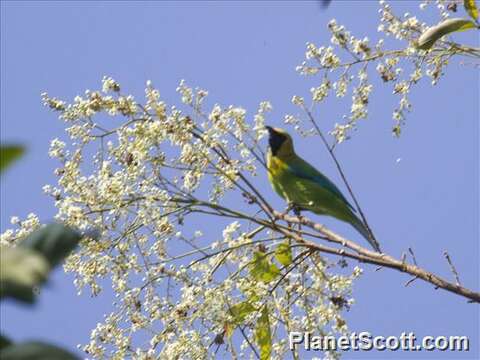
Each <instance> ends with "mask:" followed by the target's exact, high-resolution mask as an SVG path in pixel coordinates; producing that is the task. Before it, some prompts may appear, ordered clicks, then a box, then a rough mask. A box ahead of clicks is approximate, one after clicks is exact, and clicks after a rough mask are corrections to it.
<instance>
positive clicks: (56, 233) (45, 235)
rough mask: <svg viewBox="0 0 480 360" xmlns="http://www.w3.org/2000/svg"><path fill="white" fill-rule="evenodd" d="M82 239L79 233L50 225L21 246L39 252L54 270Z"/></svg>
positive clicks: (29, 237)
mask: <svg viewBox="0 0 480 360" xmlns="http://www.w3.org/2000/svg"><path fill="white" fill-rule="evenodd" d="M80 239H81V235H80V233H79V232H77V231H75V230H72V229H71V228H69V227H66V226H65V225H61V224H50V225H47V226H45V227H43V228H41V229H39V230H37V231H35V232H33V233H32V234H31V235H29V236H27V238H25V239H24V240H23V241H22V242H20V244H19V246H21V247H24V248H29V249H32V250H35V251H38V252H39V253H40V254H42V255H43V256H45V258H46V259H47V261H48V262H49V263H50V266H51V267H52V268H53V267H55V266H56V265H58V264H59V263H60V262H61V261H62V260H63V259H64V258H65V257H67V256H68V255H69V254H70V252H71V251H72V250H73V249H74V248H75V246H77V244H78V242H79V241H80Z"/></svg>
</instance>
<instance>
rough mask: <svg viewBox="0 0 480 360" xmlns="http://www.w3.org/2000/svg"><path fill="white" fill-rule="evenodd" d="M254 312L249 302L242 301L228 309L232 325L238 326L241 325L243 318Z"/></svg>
mask: <svg viewBox="0 0 480 360" xmlns="http://www.w3.org/2000/svg"><path fill="white" fill-rule="evenodd" d="M254 311H255V307H254V306H253V305H252V304H251V303H250V301H243V302H241V303H238V304H235V305H233V306H232V307H231V308H230V313H231V314H232V317H233V323H234V325H235V326H238V325H240V324H242V323H243V322H244V321H245V318H246V317H247V316H248V315H249V314H251V313H252V312H254Z"/></svg>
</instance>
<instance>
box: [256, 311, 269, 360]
mask: <svg viewBox="0 0 480 360" xmlns="http://www.w3.org/2000/svg"><path fill="white" fill-rule="evenodd" d="M255 341H256V343H257V345H258V348H259V349H260V359H261V360H267V359H270V356H271V354H272V333H271V330H270V319H269V317H268V307H267V306H266V305H265V306H264V308H263V309H262V315H261V316H260V317H259V318H258V320H257V324H256V326H255Z"/></svg>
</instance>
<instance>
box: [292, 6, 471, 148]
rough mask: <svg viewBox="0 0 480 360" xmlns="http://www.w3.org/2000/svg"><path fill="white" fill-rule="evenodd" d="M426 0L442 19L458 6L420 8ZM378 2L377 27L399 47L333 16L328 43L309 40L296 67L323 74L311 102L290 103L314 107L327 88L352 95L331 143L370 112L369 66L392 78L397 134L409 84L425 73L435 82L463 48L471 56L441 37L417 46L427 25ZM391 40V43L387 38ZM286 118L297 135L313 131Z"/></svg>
mask: <svg viewBox="0 0 480 360" xmlns="http://www.w3.org/2000/svg"><path fill="white" fill-rule="evenodd" d="M430 3H435V4H436V8H437V9H438V11H439V12H440V14H439V15H440V20H442V19H445V18H447V17H448V16H449V12H451V11H456V5H455V3H454V2H448V1H445V0H435V1H430V0H427V1H425V2H423V3H422V4H421V5H420V8H421V9H422V10H424V9H427V7H428V5H429V4H430ZM452 4H453V5H452ZM379 5H380V6H379V14H380V22H379V25H378V31H379V32H380V33H381V34H383V35H384V36H385V37H390V38H393V39H395V40H396V41H397V43H398V44H399V46H398V48H397V49H393V50H387V49H385V40H384V39H383V38H380V39H378V41H377V42H376V43H374V44H371V42H370V40H369V39H368V38H366V37H364V38H356V37H355V36H353V35H352V33H351V32H350V31H348V30H347V29H346V27H345V26H344V25H340V24H338V23H337V21H336V20H335V19H332V20H331V21H330V22H329V23H328V30H329V31H330V33H331V38H330V42H331V45H332V46H317V45H315V44H313V43H311V42H308V43H307V45H306V51H305V61H303V62H302V64H301V65H299V66H297V71H298V72H299V73H300V74H302V75H307V76H319V77H320V78H321V83H320V84H319V85H318V86H314V87H312V88H311V89H310V92H311V96H312V97H311V106H308V105H307V104H306V103H305V101H304V100H303V98H302V97H300V96H294V98H293V103H294V104H295V105H297V106H300V107H301V108H302V109H304V110H306V109H309V111H310V112H312V111H313V108H314V107H315V106H316V105H318V104H319V103H320V102H324V100H325V99H326V98H327V97H328V95H329V90H330V89H331V88H333V89H334V90H335V95H336V96H337V97H344V96H346V95H347V94H349V93H350V94H351V99H352V102H351V106H350V114H349V115H339V117H341V118H343V119H345V120H346V123H344V124H338V123H336V125H335V129H334V130H332V131H330V134H332V135H333V136H334V138H335V144H338V143H341V142H343V141H345V140H346V139H348V138H349V137H350V135H349V132H351V131H353V130H355V129H356V128H357V120H359V119H366V118H367V117H368V106H369V103H370V101H369V100H370V94H371V93H372V83H371V81H370V80H368V75H372V74H374V72H373V71H372V70H373V69H372V68H374V69H375V70H376V72H377V73H378V75H379V76H380V78H381V79H382V80H383V82H385V83H391V85H392V90H393V93H394V94H396V95H398V96H399V97H400V98H399V103H398V106H397V107H396V108H395V109H394V110H393V112H392V117H393V120H394V122H395V124H394V126H393V128H392V131H393V134H394V135H396V136H399V135H400V133H401V129H402V127H403V125H404V124H405V120H406V113H407V112H410V111H411V108H412V105H411V102H410V101H409V99H408V95H409V93H410V90H411V89H412V87H413V85H415V84H416V83H417V82H419V81H420V80H421V79H422V77H424V76H425V75H426V76H428V77H430V78H431V83H432V85H435V84H437V82H438V81H439V79H440V78H441V76H442V75H443V69H444V68H445V67H446V66H447V65H448V60H449V59H450V58H451V57H452V56H453V55H457V54H460V55H461V54H462V51H463V52H464V54H465V55H467V56H468V55H471V54H469V52H470V53H471V51H472V49H469V48H464V47H462V46H460V45H458V44H454V43H452V42H445V41H439V42H438V44H439V45H438V49H437V50H436V51H423V50H419V49H417V48H416V44H418V38H419V37H420V35H421V34H422V33H424V32H425V31H426V30H427V29H428V25H427V24H426V23H423V22H420V21H419V20H418V18H417V17H416V16H414V15H411V14H410V13H408V12H407V13H405V14H403V15H402V16H398V15H396V14H395V12H394V9H393V7H392V6H391V5H390V4H389V3H387V2H386V1H384V0H381V1H380V3H379ZM390 43H393V42H392V41H390V42H389V44H390ZM477 53H478V50H477ZM355 69H357V70H355ZM407 69H408V70H410V69H411V72H410V73H408V72H407V71H404V70H407ZM354 72H356V74H355V73H354ZM404 73H405V74H404ZM332 77H335V78H332ZM355 78H358V79H359V83H358V85H353V84H352V80H353V79H355ZM285 123H287V124H292V125H294V128H295V130H297V131H298V132H299V133H300V134H301V135H308V134H315V132H314V131H312V129H304V128H302V127H301V126H300V121H299V119H298V116H294V115H287V116H286V117H285Z"/></svg>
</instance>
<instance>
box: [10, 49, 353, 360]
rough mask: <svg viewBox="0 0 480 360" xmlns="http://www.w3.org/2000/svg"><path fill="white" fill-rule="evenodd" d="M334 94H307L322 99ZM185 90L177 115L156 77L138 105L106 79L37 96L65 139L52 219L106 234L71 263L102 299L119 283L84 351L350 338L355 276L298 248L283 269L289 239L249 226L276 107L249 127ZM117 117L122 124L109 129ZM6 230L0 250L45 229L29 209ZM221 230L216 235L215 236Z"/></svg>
mask: <svg viewBox="0 0 480 360" xmlns="http://www.w3.org/2000/svg"><path fill="white" fill-rule="evenodd" d="M326 53H328V51H327V50H326V52H325V53H324V54H326ZM330 87H331V85H330V84H329V83H324V84H323V85H322V86H320V87H319V88H318V89H313V90H312V93H313V95H314V97H316V98H317V99H318V101H320V100H321V99H320V98H321V97H323V96H325V95H324V94H325V92H328V90H329V89H330ZM178 92H179V93H180V97H181V100H182V102H183V103H184V104H185V105H186V106H187V109H186V110H180V109H179V108H176V107H169V106H168V105H167V104H166V103H165V102H164V101H163V100H162V99H161V97H160V92H159V91H158V90H157V89H155V88H154V87H153V85H152V84H151V82H147V86H146V89H145V96H146V101H145V104H144V105H141V104H138V103H136V102H134V101H133V97H132V96H124V95H122V94H120V85H119V84H118V83H117V82H116V81H114V80H113V79H112V78H110V77H105V78H104V80H103V83H102V89H101V90H100V91H87V92H86V93H85V94H86V95H85V97H76V98H75V99H74V100H73V103H71V104H69V103H67V102H63V101H61V100H58V99H55V98H50V97H48V95H46V94H44V95H43V100H44V102H45V105H46V106H48V107H50V108H51V109H53V110H55V111H58V112H59V118H60V119H61V120H63V121H64V122H65V124H66V132H67V134H68V135H69V136H68V137H67V140H65V141H61V140H59V139H53V140H52V142H51V146H50V151H49V155H50V156H51V157H54V158H56V159H58V161H59V164H60V165H59V167H58V168H57V169H56V170H55V174H56V175H57V176H58V184H56V185H55V186H53V185H45V186H44V188H43V190H44V192H45V193H46V194H48V195H50V196H51V197H52V198H53V199H54V201H55V206H56V207H57V209H58V212H57V215H56V219H57V220H58V221H61V222H63V223H66V224H68V225H71V226H73V227H75V228H78V229H80V230H88V229H96V230H97V231H98V233H99V234H100V236H99V238H98V239H97V240H92V239H88V238H86V239H85V240H83V241H82V243H81V246H80V248H79V250H78V251H76V252H75V253H74V254H72V255H71V256H70V257H69V258H68V259H67V261H66V263H65V265H64V268H65V270H66V271H69V272H72V273H74V274H75V281H74V283H75V285H76V287H77V288H78V291H79V292H82V291H85V289H86V288H87V289H89V290H90V292H91V294H92V295H93V296H101V295H102V286H106V284H108V283H111V287H112V289H113V291H114V292H115V294H116V301H115V304H113V306H114V308H113V311H112V312H111V313H109V314H108V315H105V318H104V319H103V321H101V322H100V323H98V324H97V325H96V327H95V329H93V330H92V333H91V340H90V342H89V343H87V344H84V345H79V347H80V348H81V349H83V351H85V353H86V354H87V356H88V357H89V358H99V359H100V358H112V359H123V358H138V359H151V358H154V357H161V358H165V359H177V358H179V357H181V358H195V359H200V358H208V357H212V356H214V354H215V353H216V352H217V351H220V352H219V353H222V352H223V354H222V355H221V356H231V355H232V354H236V355H235V356H238V357H239V358H244V357H251V356H254V352H256V351H260V350H259V344H258V343H257V342H256V340H255V339H256V337H257V336H259V335H258V329H256V327H259V326H263V328H262V331H267V329H266V328H265V327H266V326H268V327H269V328H270V329H268V331H270V330H271V332H270V336H271V340H270V344H269V346H268V347H269V349H268V350H265V349H263V350H261V351H268V352H269V353H270V355H271V358H283V357H284V355H285V354H286V353H287V352H288V351H289V350H288V344H287V342H286V341H285V339H284V337H283V336H281V334H282V332H285V331H292V330H294V329H300V328H303V327H304V326H307V327H308V328H309V329H311V330H316V331H324V330H325V331H328V332H331V333H333V332H341V333H344V332H346V331H347V327H346V324H345V321H344V320H343V319H342V311H344V310H345V309H348V307H349V306H350V305H351V304H352V303H353V300H352V299H351V294H350V291H351V285H352V281H353V280H354V279H355V278H356V277H357V276H358V275H359V273H358V272H357V271H354V273H353V274H352V275H351V276H344V275H338V274H332V271H333V268H332V264H328V260H326V259H323V258H321V257H320V256H319V255H309V256H306V253H305V252H304V253H302V249H301V247H300V248H299V247H295V248H291V250H290V251H291V255H290V256H291V263H290V264H288V265H287V266H283V265H281V264H280V263H279V262H278V259H277V258H276V255H275V254H274V253H275V251H276V249H279V248H280V245H281V244H284V245H285V244H286V243H288V241H287V240H288V239H285V236H283V235H282V234H281V233H276V231H273V230H269V231H267V229H265V228H264V227H263V226H260V228H258V229H257V230H253V231H252V228H253V226H254V225H255V224H256V226H258V225H259V222H260V224H263V223H264V222H265V221H267V220H268V218H265V214H263V213H262V210H261V208H260V212H259V211H258V207H257V203H258V202H259V201H261V199H260V198H258V196H259V193H258V190H256V189H255V188H254V187H253V185H252V184H254V183H255V178H254V177H255V175H256V169H257V167H258V166H259V165H261V164H262V161H263V148H264V146H265V144H260V139H262V138H263V137H264V136H265V128H264V125H265V121H266V119H265V118H266V116H267V115H268V113H269V112H270V111H271V109H272V106H271V104H270V103H269V102H267V101H264V102H262V103H260V105H259V108H258V111H257V112H256V114H254V116H253V118H252V119H251V122H249V121H247V113H246V111H245V109H242V108H239V107H235V106H228V107H221V106H220V105H218V104H213V105H212V108H211V110H209V111H206V110H204V107H205V101H206V97H207V92H206V91H205V90H201V89H195V90H194V89H192V88H189V87H188V86H187V85H186V83H185V82H184V81H182V82H181V84H180V85H179V87H178ZM293 101H294V102H295V103H297V104H303V99H301V98H294V99H293ZM112 109H115V111H113V110H112ZM120 109H123V111H122V110H120ZM101 113H105V114H107V115H108V116H106V117H105V116H100V114H101ZM110 116H116V117H118V119H119V121H115V124H117V126H115V127H114V128H112V127H111V121H109V117H110ZM194 119H195V121H194ZM227 193H228V196H227ZM245 207H247V209H248V207H250V208H251V211H246V210H245ZM262 214H263V215H262ZM228 218H234V219H233V221H230V222H228V221H225V219H228ZM12 224H14V225H15V226H16V227H17V229H15V230H7V231H6V232H5V233H4V234H2V237H1V244H2V245H7V246H11V245H12V244H14V243H15V242H16V241H18V240H19V239H21V238H23V237H24V236H26V235H27V234H29V233H30V232H31V231H33V230H35V229H36V228H38V227H39V226H40V223H39V220H38V218H37V217H36V216H35V215H33V214H30V215H29V216H28V218H27V219H26V220H23V221H21V220H19V219H18V218H16V217H13V218H12ZM222 224H223V225H222ZM187 225H188V226H187ZM222 226H223V231H222ZM215 229H216V230H217V231H218V232H217V233H218V235H219V239H211V238H210V236H211V235H210V234H212V233H213V232H214V230H215ZM246 229H248V231H246ZM204 233H205V234H206V233H208V234H209V237H208V238H207V237H206V236H204V235H203V234H204ZM303 250H305V249H303ZM290 267H291V268H290ZM104 279H108V280H109V281H108V282H106V281H104ZM277 282H278V283H277ZM265 321H267V322H266V323H265ZM259 324H260V325H259ZM265 324H267V325H265ZM305 324H306V325H305ZM326 329H329V330H326ZM145 339H148V341H145ZM212 344H213V347H212ZM252 346H253V347H254V348H255V349H252ZM217 348H219V349H220V350H219V349H217ZM332 356H336V355H335V354H333V355H332Z"/></svg>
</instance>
